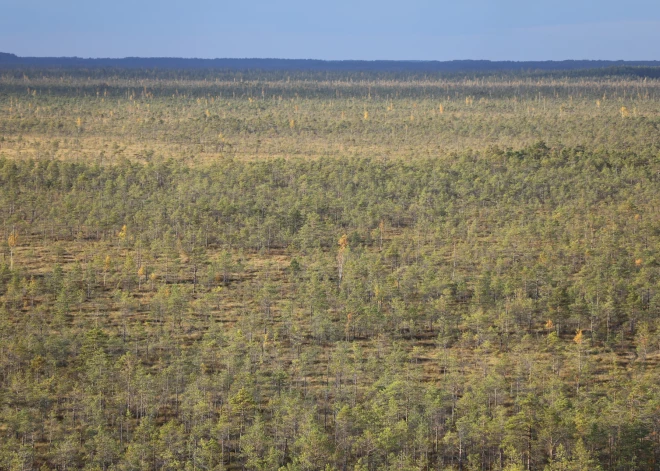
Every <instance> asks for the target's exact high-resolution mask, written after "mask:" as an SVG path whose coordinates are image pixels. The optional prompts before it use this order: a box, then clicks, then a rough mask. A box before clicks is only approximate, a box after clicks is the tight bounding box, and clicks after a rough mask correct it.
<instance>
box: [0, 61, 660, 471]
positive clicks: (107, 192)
mask: <svg viewBox="0 0 660 471" xmlns="http://www.w3.org/2000/svg"><path fill="white" fill-rule="evenodd" d="M629 72H630V71H627V72H626V71H618V72H617V71H616V70H614V71H612V72H611V74H610V75H607V74H604V73H602V71H600V72H593V73H592V74H590V73H588V72H580V73H576V72H573V73H567V74H565V75H562V74H561V73H559V72H554V73H549V72H548V73H537V74H532V73H519V74H516V75H505V74H499V75H489V74H482V75H480V76H470V77H467V76H459V75H453V76H449V75H445V76H443V75H426V76H415V75H414V74H410V75H405V74H385V73H380V74H378V73H368V74H361V73H348V72H346V73H333V74H321V73H308V72H290V73H283V72H268V73H267V72H263V73H258V72H250V73H232V72H227V71H197V72H194V71H193V72H191V71H188V72H184V71H179V72H176V71H160V72H155V71H145V70H143V71H135V70H130V71H129V70H127V71H122V70H119V69H108V70H76V69H71V70H36V69H26V70H4V71H2V73H1V74H0V224H1V225H0V236H1V239H0V469H2V470H11V471H14V470H41V469H44V470H73V469H85V470H136V471H137V470H145V471H147V470H232V469H233V470H280V469H283V470H289V471H293V470H305V471H307V470H309V471H311V470H327V471H330V470H335V471H339V470H342V471H343V470H355V471H367V470H369V471H376V470H406V471H408V470H409V471H413V470H419V471H422V470H454V471H457V470H461V471H462V470H465V471H468V470H470V471H474V470H507V471H518V470H521V471H522V470H539V471H555V470H557V471H558V470H563V471H573V470H574V471H586V470H599V469H601V470H621V471H633V470H657V469H660V252H659V250H660V191H659V189H660V142H658V138H659V136H660V133H659V131H660V129H659V126H660V82H659V81H658V79H657V78H653V75H652V74H651V75H649V76H647V77H644V76H643V74H641V75H642V76H640V74H637V75H635V74H631V73H629Z"/></svg>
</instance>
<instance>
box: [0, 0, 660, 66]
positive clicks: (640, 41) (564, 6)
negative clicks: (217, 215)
mask: <svg viewBox="0 0 660 471" xmlns="http://www.w3.org/2000/svg"><path fill="white" fill-rule="evenodd" d="M0 52H11V53H14V54H17V55H19V56H37V57H45V56H77V57H197V58H242V57H249V58H290V59H328V60H339V59H363V60H377V59H390V60H454V59H490V60H518V61H521V60H563V59H576V60H581V59H608V60H619V59H623V60H658V59H660V0H626V1H625V2H624V1H618V0H599V1H595V0H572V1H571V0H554V1H544V0H524V1H523V0H497V1H494V0H463V1H461V0H454V1H445V0H435V1H432V0H406V1H392V0H334V1H324V2H319V1H313V0H307V1H303V0H252V1H241V0H233V1H225V0H215V1H213V0H208V1H205V0H187V1H172V0H160V1H155V0H145V1H142V0H133V1H129V0H114V1H108V2H102V1H94V0H57V1H53V0H0Z"/></svg>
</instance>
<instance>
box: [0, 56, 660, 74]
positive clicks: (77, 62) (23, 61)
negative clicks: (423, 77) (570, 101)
mask: <svg viewBox="0 0 660 471" xmlns="http://www.w3.org/2000/svg"><path fill="white" fill-rule="evenodd" d="M658 66H660V61H604V60H565V61H523V62H515V61H488V60H453V61H405V60H402V61H394V60H376V61H364V60H341V61H325V60H315V59H184V58H175V57H146V58H143V57H126V58H122V59H109V58H106V59H85V58H79V57H19V56H17V55H15V54H9V53H0V68H12V67H58V68H60V67H63V68H107V67H115V68H131V69H153V68H160V69H179V70H181V69H225V70H226V69H231V70H262V71H273V70H307V71H340V72H341V71H373V72H427V73H428V72H443V73H464V72H496V71H556V70H564V71H568V70H583V69H596V68H613V67H616V68H622V67H623V68H629V67H658Z"/></svg>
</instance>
